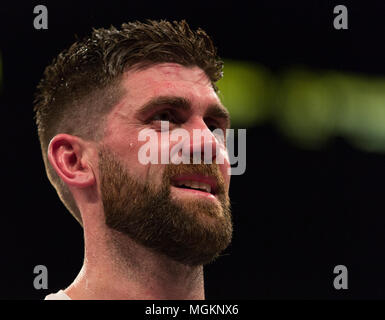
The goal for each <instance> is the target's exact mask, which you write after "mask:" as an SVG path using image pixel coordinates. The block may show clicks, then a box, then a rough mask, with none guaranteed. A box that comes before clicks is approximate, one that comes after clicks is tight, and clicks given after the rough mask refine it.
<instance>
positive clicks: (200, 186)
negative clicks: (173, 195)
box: [176, 180, 211, 193]
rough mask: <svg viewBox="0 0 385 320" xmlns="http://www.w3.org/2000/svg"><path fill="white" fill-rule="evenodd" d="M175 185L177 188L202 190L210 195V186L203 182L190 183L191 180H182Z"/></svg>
mask: <svg viewBox="0 0 385 320" xmlns="http://www.w3.org/2000/svg"><path fill="white" fill-rule="evenodd" d="M176 185H177V186H178V187H179V186H182V185H184V186H186V187H190V188H193V189H201V190H204V191H206V192H208V193H211V186H210V185H209V184H207V183H204V182H198V181H191V180H183V181H178V182H177V183H176Z"/></svg>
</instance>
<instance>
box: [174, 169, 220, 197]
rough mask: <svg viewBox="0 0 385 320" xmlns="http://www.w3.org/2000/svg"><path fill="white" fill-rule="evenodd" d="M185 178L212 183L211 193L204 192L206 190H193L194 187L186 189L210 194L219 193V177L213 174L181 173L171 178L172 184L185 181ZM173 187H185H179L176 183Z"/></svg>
mask: <svg viewBox="0 0 385 320" xmlns="http://www.w3.org/2000/svg"><path fill="white" fill-rule="evenodd" d="M184 180H191V181H196V182H202V183H206V184H208V185H210V187H211V193H208V192H204V191H199V190H192V189H185V190H190V191H195V192H201V193H205V194H210V195H215V194H216V193H217V185H218V183H217V179H216V178H214V177H212V176H203V175H199V174H184V175H179V176H175V177H173V178H172V179H171V184H172V185H173V184H175V183H177V182H179V181H184ZM173 187H175V188H177V189H184V188H178V187H176V186H175V185H173Z"/></svg>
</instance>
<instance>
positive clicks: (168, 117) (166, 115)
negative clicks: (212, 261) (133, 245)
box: [151, 110, 176, 122]
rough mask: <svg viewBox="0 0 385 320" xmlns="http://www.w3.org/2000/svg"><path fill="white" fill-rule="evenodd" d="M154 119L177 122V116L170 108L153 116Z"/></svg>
mask: <svg viewBox="0 0 385 320" xmlns="http://www.w3.org/2000/svg"><path fill="white" fill-rule="evenodd" d="M151 120H152V121H169V122H176V119H175V116H174V115H173V114H172V113H171V112H170V111H169V110H163V111H160V112H158V113H157V114H155V115H154V116H152V117H151Z"/></svg>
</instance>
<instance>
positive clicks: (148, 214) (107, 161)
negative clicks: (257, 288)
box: [99, 63, 232, 265]
mask: <svg viewBox="0 0 385 320" xmlns="http://www.w3.org/2000/svg"><path fill="white" fill-rule="evenodd" d="M122 85H123V87H124V88H125V90H126V94H125V96H124V98H123V99H122V100H121V102H120V103H119V104H118V105H117V106H116V107H115V108H114V109H113V110H112V112H111V113H110V114H109V116H108V118H107V122H106V131H105V136H104V138H103V140H102V143H101V148H100V150H99V174H100V185H101V189H100V190H101V195H102V201H103V207H104V212H105V217H106V225H107V226H108V227H109V228H112V229H114V230H117V231H119V232H122V233H124V234H126V235H128V236H129V237H130V238H132V239H133V240H134V241H137V242H138V243H140V244H142V245H144V246H146V247H148V248H150V249H152V250H154V251H156V252H159V253H161V254H164V255H166V256H168V257H170V258H172V259H174V260H176V261H178V262H181V263H183V264H187V265H200V264H206V263H208V262H210V261H212V260H213V259H214V258H216V257H217V256H218V254H219V253H220V252H221V251H223V250H224V249H225V248H226V247H227V246H228V244H229V243H230V241H231V235H232V223H231V214H230V201H229V197H228V190H229V183H230V175H229V174H228V169H229V167H230V166H229V162H228V159H227V157H225V159H224V161H222V162H221V164H217V163H216V159H217V156H218V151H221V152H224V151H225V146H224V145H223V144H221V142H220V141H218V140H216V139H215V137H214V135H213V134H212V133H211V131H210V130H213V129H216V128H219V129H222V130H225V129H226V128H227V127H228V125H229V121H228V118H227V117H226V114H227V112H226V110H225V109H224V107H223V106H222V105H221V103H220V101H219V98H218V96H217V95H216V93H215V91H214V90H213V88H212V86H211V83H210V81H209V79H208V77H207V76H206V75H205V73H204V72H203V71H202V70H201V69H199V68H197V67H193V68H187V67H183V66H181V65H178V64H171V63H162V64H158V65H155V66H152V67H150V68H148V69H145V70H140V71H130V72H128V73H126V74H125V76H124V79H123V82H122ZM161 121H167V122H168V125H169V132H168V133H169V134H171V133H172V132H173V130H175V129H184V130H186V131H187V132H188V133H189V138H187V139H186V138H184V139H181V140H179V141H174V142H169V143H168V144H167V145H166V146H167V149H168V151H170V150H172V148H173V146H175V144H177V143H181V144H182V145H183V148H185V150H189V151H190V152H191V153H190V154H191V157H193V154H194V153H202V154H203V152H204V149H205V147H207V146H206V144H207V143H208V141H207V140H205V139H203V138H202V139H195V140H194V139H193V130H194V129H200V130H202V131H204V132H206V133H209V134H208V136H209V137H211V139H209V142H211V144H210V146H211V148H212V150H213V152H212V159H211V160H212V164H205V163H203V159H205V158H204V155H202V163H201V164H172V163H170V164H161V163H160V164H151V163H149V164H146V165H144V164H142V163H141V161H139V159H138V154H139V150H140V148H141V147H142V146H143V144H145V143H146V142H143V141H138V136H139V133H140V132H145V131H143V130H147V131H148V130H151V129H152V130H154V131H153V132H155V136H156V138H157V139H156V140H157V141H155V142H156V143H155V144H154V145H155V147H156V148H157V149H156V151H157V152H158V155H159V160H160V159H161V152H162V148H164V147H165V144H164V143H163V142H162V139H161ZM163 123H164V122H163ZM163 133H164V132H163ZM163 151H164V150H163ZM171 153H172V152H171ZM206 159H207V158H206ZM223 162H224V163H223Z"/></svg>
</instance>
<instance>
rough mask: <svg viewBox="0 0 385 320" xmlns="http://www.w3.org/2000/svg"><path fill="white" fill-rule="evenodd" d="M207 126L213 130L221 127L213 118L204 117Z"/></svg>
mask: <svg viewBox="0 0 385 320" xmlns="http://www.w3.org/2000/svg"><path fill="white" fill-rule="evenodd" d="M204 121H205V123H206V126H207V128H209V130H210V131H214V130H215V129H218V128H221V126H220V125H219V124H218V122H217V121H216V120H215V119H212V118H206V119H204Z"/></svg>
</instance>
